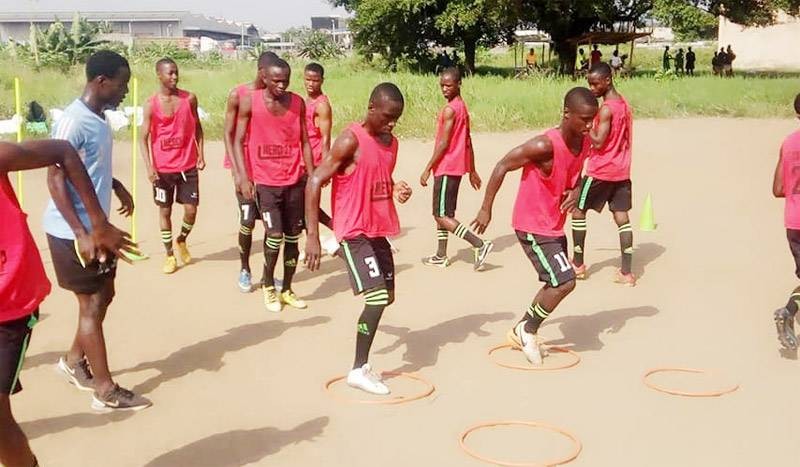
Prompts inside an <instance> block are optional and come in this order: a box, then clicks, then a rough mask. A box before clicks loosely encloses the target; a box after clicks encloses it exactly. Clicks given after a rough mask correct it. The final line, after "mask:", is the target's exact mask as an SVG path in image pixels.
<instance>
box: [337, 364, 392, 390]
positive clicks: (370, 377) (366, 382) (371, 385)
mask: <svg viewBox="0 0 800 467" xmlns="http://www.w3.org/2000/svg"><path fill="white" fill-rule="evenodd" d="M347 385H348V386H350V387H353V388H357V389H361V390H362V391H366V392H368V393H370V394H377V395H379V396H385V395H387V394H389V392H390V391H389V388H388V387H387V386H386V385H385V384H383V381H381V378H380V376H378V375H376V374H375V373H374V372H373V371H372V368H371V367H370V366H369V363H365V364H364V366H362V367H361V368H353V369H352V370H350V373H348V374H347Z"/></svg>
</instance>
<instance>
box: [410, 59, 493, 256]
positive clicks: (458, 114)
mask: <svg viewBox="0 0 800 467" xmlns="http://www.w3.org/2000/svg"><path fill="white" fill-rule="evenodd" d="M439 87H440V88H441V89H442V94H443V95H444V98H445V99H447V104H446V105H445V106H444V108H443V109H442V111H441V112H440V113H439V121H438V126H437V130H436V143H435V145H434V147H433V156H432V157H431V160H430V162H428V165H426V166H425V170H423V171H422V175H421V176H420V177H419V182H420V184H421V185H422V186H428V179H429V178H430V176H431V171H433V176H434V182H433V218H434V220H435V221H436V225H437V227H438V229H437V230H436V238H437V240H438V247H437V249H436V254H435V255H432V256H428V257H427V258H423V260H422V262H423V263H424V264H427V265H429V266H438V267H441V268H446V267H447V266H448V265H449V264H450V259H449V258H448V257H447V236H448V232H449V233H454V234H455V235H456V236H457V237H458V238H461V239H464V240H466V241H467V242H469V244H470V245H472V247H473V248H474V249H475V261H474V268H475V270H476V271H477V270H480V269H481V268H482V267H483V265H484V263H485V262H486V257H487V256H489V252H491V251H492V248H493V247H494V245H493V244H492V242H489V241H484V240H481V239H480V238H478V236H477V235H475V234H474V233H472V232H471V231H470V230H469V228H468V227H467V226H466V225H464V224H462V223H460V222H459V221H457V220H456V219H455V216H456V204H457V202H458V187H459V185H460V184H461V177H462V176H463V175H464V174H469V183H470V185H472V188H474V189H475V190H480V188H481V177H480V176H478V172H477V170H476V169H475V152H474V151H473V149H472V137H471V136H470V131H469V111H468V110H467V105H466V104H465V103H464V100H463V99H461V72H460V71H459V70H458V68H447V69H445V70H444V71H443V72H442V74H441V76H440V77H439Z"/></svg>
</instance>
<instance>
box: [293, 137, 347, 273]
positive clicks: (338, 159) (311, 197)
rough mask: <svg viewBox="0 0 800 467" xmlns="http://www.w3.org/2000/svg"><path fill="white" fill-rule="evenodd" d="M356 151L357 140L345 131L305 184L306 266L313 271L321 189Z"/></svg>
mask: <svg viewBox="0 0 800 467" xmlns="http://www.w3.org/2000/svg"><path fill="white" fill-rule="evenodd" d="M357 150H358V139H357V138H356V136H355V135H354V134H353V133H352V132H351V131H350V130H345V131H344V132H342V134H341V135H339V137H338V138H337V139H336V141H335V142H334V143H333V147H331V152H330V153H329V154H328V157H326V158H325V159H323V160H322V163H321V164H320V165H319V167H317V168H316V170H314V173H313V174H312V175H311V177H309V179H308V183H307V184H306V206H305V210H306V234H307V240H306V260H305V262H306V266H307V267H308V269H310V270H312V271H315V270H317V268H319V258H320V246H319V201H320V197H321V191H322V187H323V186H325V185H326V184H327V183H328V182H329V181H330V180H331V179H332V178H333V176H334V175H335V174H336V173H337V172H339V171H341V170H343V169H344V168H346V167H348V166H349V165H350V164H351V163H352V162H353V158H354V157H355V154H356V151H357Z"/></svg>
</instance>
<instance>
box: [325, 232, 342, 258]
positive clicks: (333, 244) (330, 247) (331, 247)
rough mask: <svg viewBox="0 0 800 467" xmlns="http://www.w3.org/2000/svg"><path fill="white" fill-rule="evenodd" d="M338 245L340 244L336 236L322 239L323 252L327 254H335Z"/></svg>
mask: <svg viewBox="0 0 800 467" xmlns="http://www.w3.org/2000/svg"><path fill="white" fill-rule="evenodd" d="M340 247H341V245H339V242H337V241H336V237H333V236H331V237H328V238H326V239H325V240H323V241H322V249H323V250H325V253H328V256H334V255H336V252H337V251H339V248H340Z"/></svg>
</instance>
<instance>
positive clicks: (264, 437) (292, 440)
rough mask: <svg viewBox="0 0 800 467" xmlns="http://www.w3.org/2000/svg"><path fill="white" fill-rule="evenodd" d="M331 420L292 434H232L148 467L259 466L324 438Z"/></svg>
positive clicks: (324, 419) (174, 453)
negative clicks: (282, 452) (293, 447)
mask: <svg viewBox="0 0 800 467" xmlns="http://www.w3.org/2000/svg"><path fill="white" fill-rule="evenodd" d="M328 423H329V418H328V417H317V418H315V419H312V420H309V421H307V422H304V423H301V424H300V425H297V426H296V427H294V428H292V429H291V430H281V429H279V428H273V427H265V428H256V429H252V430H233V431H228V432H225V433H217V434H215V435H211V436H209V437H207V438H203V439H200V440H197V441H195V442H193V443H189V444H187V445H185V446H181V447H179V448H177V449H175V450H173V451H169V452H167V453H165V454H162V455H160V456H158V457H156V458H155V459H153V460H151V461H150V462H148V463H147V464H145V467H175V466H192V467H235V466H240V465H248V464H253V463H259V465H260V461H262V460H263V459H264V458H265V457H267V456H269V455H272V454H275V453H277V452H278V451H280V450H281V449H283V448H285V447H287V446H290V445H292V444H299V443H301V442H303V441H306V442H311V441H314V438H316V437H317V436H321V435H322V433H323V432H324V430H325V428H326V427H327V426H328Z"/></svg>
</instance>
